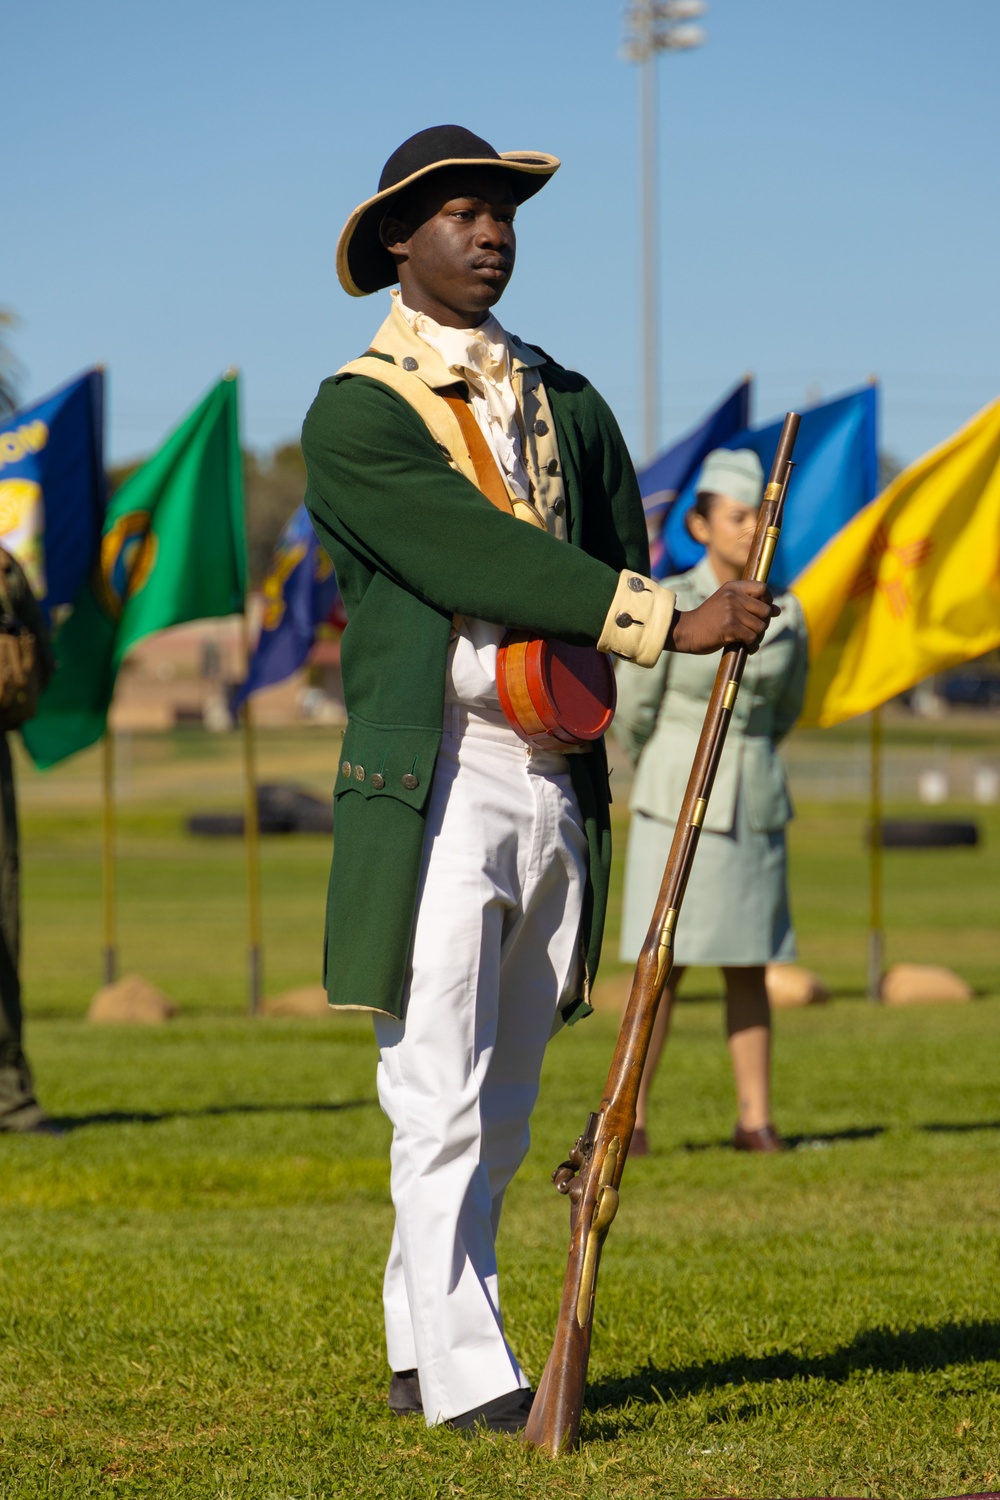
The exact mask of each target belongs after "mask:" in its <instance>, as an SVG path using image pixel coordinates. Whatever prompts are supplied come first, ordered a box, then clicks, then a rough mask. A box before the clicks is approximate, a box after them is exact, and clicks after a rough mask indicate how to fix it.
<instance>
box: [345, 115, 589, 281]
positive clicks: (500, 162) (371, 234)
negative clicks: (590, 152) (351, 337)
mask: <svg viewBox="0 0 1000 1500" xmlns="http://www.w3.org/2000/svg"><path fill="white" fill-rule="evenodd" d="M444 167H496V168H500V169H502V170H503V171H505V172H506V173H507V175H508V177H509V179H510V185H511V190H512V192H513V194H514V198H515V200H516V201H517V202H518V203H523V202H524V201H525V199H526V198H531V197H533V196H534V194H535V193H537V192H538V191H539V189H540V188H543V187H544V186H545V184H546V183H547V182H548V180H549V178H550V177H551V176H552V174H553V172H556V171H557V170H558V168H559V158H558V156H549V155H548V154H547V152H545V151H494V149H493V147H492V146H491V145H490V143H489V141H484V140H483V139H482V137H481V136H478V135H473V133H472V131H471V130H464V129H463V128H462V126H461V125H432V126H431V128H430V129H429V130H420V131H418V132H417V134H416V135H411V136H410V139H409V140H408V141H404V142H403V144H402V145H401V146H400V147H399V148H398V150H396V151H394V152H393V153H392V155H391V156H390V157H389V160H388V161H387V162H386V164H385V166H384V167H383V168H382V176H381V177H380V178H379V184H378V192H377V193H376V194H375V196H374V198H369V199H368V200H367V201H366V202H364V203H362V204H360V205H359V206H358V207H357V208H356V209H355V210H354V212H353V213H352V214H351V217H350V218H349V219H348V221H347V223H346V224H345V225H344V227H343V229H342V230H341V233H340V239H339V240H338V241H337V275H338V277H339V278H340V284H341V286H342V287H343V288H344V291H345V292H349V293H350V295H351V296H352V297H367V296H368V294H369V293H370V292H377V291H380V290H381V289H382V287H386V286H394V285H395V284H396V282H397V281H398V280H399V274H398V272H397V270H396V262H395V261H394V260H393V258H392V256H391V255H390V254H389V252H388V250H387V249H386V248H385V246H384V245H383V244H382V241H381V239H380V238H379V230H380V228H381V225H382V220H383V219H384V218H385V216H386V214H387V212H388V210H389V202H390V199H392V198H394V197H395V195H396V194H397V193H401V192H402V191H403V189H404V188H408V187H409V186H410V184H411V182H418V181H419V179H420V178H421V177H426V176H428V174H429V173H431V172H440V171H441V170H442V168H444Z"/></svg>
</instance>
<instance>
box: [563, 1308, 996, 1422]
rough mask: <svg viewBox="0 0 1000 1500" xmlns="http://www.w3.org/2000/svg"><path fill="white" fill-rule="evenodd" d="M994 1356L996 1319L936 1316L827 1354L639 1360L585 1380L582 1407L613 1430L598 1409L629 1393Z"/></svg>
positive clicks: (656, 1396)
mask: <svg viewBox="0 0 1000 1500" xmlns="http://www.w3.org/2000/svg"><path fill="white" fill-rule="evenodd" d="M986 1360H1000V1323H994V1322H978V1323H942V1324H939V1325H938V1326H937V1327H926V1328H908V1329H903V1330H899V1329H892V1328H870V1329H866V1330H865V1331H864V1332H863V1333H859V1334H858V1336H857V1337H856V1338H854V1339H852V1340H851V1342H850V1343H849V1344H844V1345H842V1346H841V1348H839V1349H834V1350H833V1352H832V1353H830V1354H814V1355H804V1354H794V1353H792V1352H791V1351H785V1352H779V1353H775V1354H765V1355H760V1356H757V1357H752V1356H749V1355H738V1356H736V1357H734V1358H733V1359H726V1360H708V1361H706V1362H705V1363H704V1364H698V1365H688V1367H687V1368H686V1369H681V1370H661V1369H657V1368H656V1367H655V1366H653V1365H647V1366H646V1367H645V1368H644V1369H642V1370H639V1371H637V1372H636V1373H635V1374H634V1375H628V1376H626V1377H624V1378H623V1379H617V1380H616V1379H609V1380H599V1381H595V1382H594V1384H593V1385H590V1386H588V1388H587V1409H588V1411H589V1412H591V1413H592V1414H594V1415H595V1416H597V1424H596V1425H598V1426H601V1427H605V1428H606V1429H607V1431H606V1433H604V1434H603V1435H604V1436H607V1437H613V1436H615V1434H616V1431H617V1426H618V1423H617V1420H616V1419H614V1418H611V1417H610V1415H609V1417H608V1419H606V1420H605V1421H603V1422H601V1420H600V1415H599V1414H600V1413H605V1412H607V1413H610V1411H612V1410H614V1409H615V1408H616V1407H623V1406H625V1405H627V1404H628V1402H630V1401H637V1402H641V1403H644V1404H647V1405H651V1404H654V1403H656V1404H665V1403H667V1402H669V1401H670V1400H671V1398H673V1399H676V1400H680V1399H682V1398H683V1397H685V1396H691V1395H695V1394H697V1393H699V1392H703V1391H713V1390H720V1389H722V1388H724V1387H725V1386H744V1385H759V1384H762V1383H768V1382H771V1381H779V1380H810V1379H811V1380H832V1381H847V1380H851V1379H853V1378H854V1377H855V1376H857V1375H866V1374H879V1375H881V1374H891V1373H894V1372H897V1371H904V1370H905V1371H911V1372H913V1373H920V1374H926V1373H929V1372H931V1371H934V1370H944V1369H947V1368H948V1367H949V1366H950V1365H959V1364H968V1363H971V1362H976V1363H979V1362H982V1361H986Z"/></svg>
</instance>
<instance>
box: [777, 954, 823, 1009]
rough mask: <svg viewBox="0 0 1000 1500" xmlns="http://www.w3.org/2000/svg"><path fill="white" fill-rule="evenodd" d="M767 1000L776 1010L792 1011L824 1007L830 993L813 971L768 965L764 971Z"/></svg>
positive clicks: (782, 965) (791, 966) (790, 966)
mask: <svg viewBox="0 0 1000 1500" xmlns="http://www.w3.org/2000/svg"><path fill="white" fill-rule="evenodd" d="M764 983H765V985H766V986H767V998H768V1000H769V1001H770V1002H771V1004H772V1005H773V1006H774V1008H775V1009H776V1010H792V1009H794V1008H795V1007H796V1006H799V1005H822V1004H824V1003H825V1002H826V1001H827V1000H829V998H830V991H829V990H828V989H827V987H826V985H825V984H824V983H823V981H822V979H820V977H819V975H818V974H814V973H813V972H812V970H811V969H803V968H800V967H799V965H798V964H768V965H767V967H766V968H765V970H764Z"/></svg>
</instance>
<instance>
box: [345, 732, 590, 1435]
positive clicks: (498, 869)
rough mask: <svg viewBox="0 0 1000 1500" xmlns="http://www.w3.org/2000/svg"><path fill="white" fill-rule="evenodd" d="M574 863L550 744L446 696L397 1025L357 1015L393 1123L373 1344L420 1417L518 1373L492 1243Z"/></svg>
mask: <svg viewBox="0 0 1000 1500" xmlns="http://www.w3.org/2000/svg"><path fill="white" fill-rule="evenodd" d="M585 875H586V837H585V835H584V832H583V826H582V820H581V817H580V811H579V807H578V805H577V801H576V796H575V794H574V792H573V788H572V785H571V783H570V779H569V775H568V774H567V770H566V761H565V758H564V757H563V756H561V755H550V754H540V753H538V752H535V751H528V749H527V747H526V746H525V745H523V744H522V743H521V742H520V740H518V739H517V738H516V736H515V735H514V734H513V732H512V731H511V730H510V729H509V727H508V726H507V725H506V724H505V723H504V724H502V725H500V724H495V723H493V722H491V721H486V720H484V719H481V718H477V717H474V716H472V715H470V714H468V713H466V712H465V711H464V710H460V709H447V710H446V718H445V735H444V741H443V743H442V746H441V752H440V755H439V757H438V762H437V767H436V770H435V776H434V785H433V787H432V790H431V797H430V807H429V813H428V821H427V837H426V843H425V846H424V864H423V872H422V876H421V888H420V895H419V902H418V906H417V917H416V926H415V931H414V938H413V950H412V957H411V968H410V975H409V981H408V987H407V993H406V996H405V1009H404V1017H405V1021H404V1022H400V1021H396V1020H395V1019H393V1018H391V1017H382V1016H378V1017H376V1019H375V1033H376V1037H377V1040H378V1044H379V1065H378V1091H379V1100H380V1102H381V1105H382V1108H383V1110H384V1111H385V1113H386V1114H387V1115H388V1117H389V1119H390V1120H391V1121H392V1126H393V1141H392V1156H391V1184H392V1201H393V1205H394V1207H395V1210H396V1225H395V1229H394V1232H393V1238H392V1247H391V1250H390V1253H389V1262H388V1265H387V1266H386V1272H385V1283H384V1287H383V1301H384V1307H385V1327H386V1345H387V1353H388V1357H389V1365H390V1367H391V1368H392V1369H393V1370H409V1369H416V1370H418V1372H419V1375H420V1390H421V1395H422V1399H423V1404H424V1413H425V1416H426V1419H427V1423H428V1425H429V1426H433V1425H434V1424H435V1423H437V1422H441V1421H444V1420H445V1419H446V1418H448V1417H453V1416H457V1415H459V1414H460V1413H461V1412H465V1411H470V1410H472V1409H473V1408H474V1407H477V1406H481V1405H482V1404H483V1403H484V1402H486V1401H490V1400H492V1399H493V1398H494V1397H496V1396H502V1395H505V1394H506V1393H507V1392H509V1391H513V1390H516V1389H517V1388H518V1387H522V1386H526V1385H527V1384H528V1381H527V1379H526V1377H525V1375H524V1374H523V1372H522V1370H521V1368H520V1366H519V1364H518V1362H517V1360H516V1359H515V1357H514V1355H513V1353H512V1352H511V1349H510V1347H509V1345H508V1344H507V1341H506V1339H505V1338H504V1330H503V1318H502V1315H501V1312H500V1301H499V1294H498V1289H497V1261H496V1249H495V1240H496V1232H497V1226H498V1224H499V1221H500V1210H501V1207H502V1205H503V1197H504V1192H505V1190H506V1188H507V1184H508V1183H509V1182H510V1180H511V1178H512V1177H513V1175H514V1173H515V1172H516V1171H517V1168H518V1167H519V1166H520V1164H521V1162H522V1161H523V1159H524V1155H525V1152H526V1151H527V1149H528V1120H529V1117H530V1115H531V1111H532V1108H533V1106H534V1103H535V1099H536V1096H537V1094H538V1081H539V1074H540V1072H541V1066H542V1057H543V1054H544V1052H545V1045H546V1042H547V1041H548V1039H549V1037H550V1036H551V1035H552V1033H553V1031H554V1030H555V1029H557V1027H558V1025H559V1003H560V1001H563V1000H565V999H567V998H569V992H570V989H571V987H572V986H573V985H574V983H575V982H576V981H577V979H578V976H579V969H578V964H579V956H578V955H579V933H580V914H581V910H582V904H583V890H584V881H585Z"/></svg>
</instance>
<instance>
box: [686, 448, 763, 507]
mask: <svg viewBox="0 0 1000 1500" xmlns="http://www.w3.org/2000/svg"><path fill="white" fill-rule="evenodd" d="M695 494H696V495H729V496H731V498H732V499H733V500H739V501H741V502H742V504H744V505H752V506H753V508H754V510H757V509H758V508H759V506H760V502H761V499H762V497H763V494H764V470H763V469H762V468H761V463H760V459H759V458H758V457H757V455H756V453H755V452H754V451H753V449H752V448H716V449H715V451H714V452H712V453H710V454H709V455H708V457H707V458H706V460H705V462H704V463H703V464H702V466H701V473H700V474H699V475H698V483H697V484H696V485H695Z"/></svg>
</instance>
